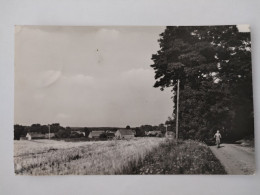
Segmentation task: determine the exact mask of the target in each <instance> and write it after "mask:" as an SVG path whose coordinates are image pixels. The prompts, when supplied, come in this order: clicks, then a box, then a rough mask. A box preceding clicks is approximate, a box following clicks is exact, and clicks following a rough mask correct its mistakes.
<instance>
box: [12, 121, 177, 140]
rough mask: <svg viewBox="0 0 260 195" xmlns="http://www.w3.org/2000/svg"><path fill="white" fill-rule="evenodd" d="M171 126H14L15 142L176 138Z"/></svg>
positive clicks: (56, 124)
mask: <svg viewBox="0 0 260 195" xmlns="http://www.w3.org/2000/svg"><path fill="white" fill-rule="evenodd" d="M174 136H175V135H174V132H173V130H172V128H171V126H166V127H165V126H164V125H163V124H160V125H159V126H151V125H143V126H140V127H135V128H130V126H126V128H114V127H100V128H98V127H93V128H87V127H84V128H83V127H66V128H64V127H62V126H60V125H59V124H58V123H55V124H52V125H40V124H33V125H31V126H22V125H14V139H15V140H33V139H82V140H112V139H132V138H134V137H174Z"/></svg>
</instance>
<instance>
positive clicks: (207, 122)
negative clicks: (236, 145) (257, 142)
mask: <svg viewBox="0 0 260 195" xmlns="http://www.w3.org/2000/svg"><path fill="white" fill-rule="evenodd" d="M160 36H161V38H160V39H159V43H160V47H161V49H160V50H159V51H158V52H157V54H155V55H153V56H152V60H153V61H154V64H153V65H151V66H152V67H153V68H154V70H155V79H156V82H155V84H154V87H160V88H161V90H163V89H164V88H166V87H171V88H172V89H173V92H174V91H176V83H177V80H178V79H179V80H180V81H181V85H180V129H181V131H180V135H181V136H182V137H183V138H195V139H206V138H208V137H210V136H212V134H213V131H215V130H216V129H219V128H221V130H222V132H223V133H224V134H225V135H226V137H228V136H230V137H236V136H242V135H245V134H246V133H248V132H250V133H252V129H253V125H252V123H253V115H252V112H253V107H252V76H251V51H250V37H249V33H240V32H239V31H238V29H237V27H236V26H203V27H167V28H166V29H165V31H164V32H163V33H162V34H161V35H160ZM175 96H176V93H174V94H173V99H174V101H176V98H175ZM175 103H176V102H175ZM241 103H246V105H245V104H242V105H241ZM241 111H243V112H242V113H241ZM241 118H243V120H241ZM238 124H239V125H238ZM242 126H243V129H244V130H243V129H242V128H240V127H242ZM248 128H249V129H248ZM245 129H246V132H245Z"/></svg>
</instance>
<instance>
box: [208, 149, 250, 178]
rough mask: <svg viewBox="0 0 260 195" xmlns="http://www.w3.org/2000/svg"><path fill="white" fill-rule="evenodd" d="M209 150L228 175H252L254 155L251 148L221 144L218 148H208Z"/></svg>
mask: <svg viewBox="0 0 260 195" xmlns="http://www.w3.org/2000/svg"><path fill="white" fill-rule="evenodd" d="M210 149H211V150H212V152H213V153H214V154H215V156H216V157H217V158H218V159H219V161H220V162H221V164H222V165H223V166H224V168H225V170H226V172H227V173H228V174H232V175H244V174H246V175H249V174H254V172H255V153H254V150H253V148H248V147H242V146H239V145H236V144H221V147H220V148H217V147H216V146H210Z"/></svg>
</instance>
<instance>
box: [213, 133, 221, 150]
mask: <svg viewBox="0 0 260 195" xmlns="http://www.w3.org/2000/svg"><path fill="white" fill-rule="evenodd" d="M214 138H216V144H217V147H218V148H219V147H220V139H221V134H220V133H219V130H217V133H215V135H214Z"/></svg>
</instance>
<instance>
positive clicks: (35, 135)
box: [25, 132, 45, 140]
mask: <svg viewBox="0 0 260 195" xmlns="http://www.w3.org/2000/svg"><path fill="white" fill-rule="evenodd" d="M25 137H26V138H27V139H28V140H32V139H45V135H44V134H42V133H37V132H28V133H27V134H26V136H25Z"/></svg>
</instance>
